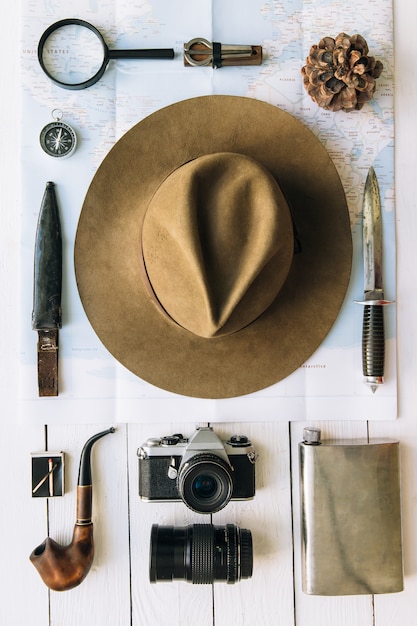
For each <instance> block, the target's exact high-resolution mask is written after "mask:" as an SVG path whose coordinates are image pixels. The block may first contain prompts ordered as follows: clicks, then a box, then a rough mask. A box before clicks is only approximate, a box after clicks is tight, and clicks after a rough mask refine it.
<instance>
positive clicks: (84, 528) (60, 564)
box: [29, 428, 115, 591]
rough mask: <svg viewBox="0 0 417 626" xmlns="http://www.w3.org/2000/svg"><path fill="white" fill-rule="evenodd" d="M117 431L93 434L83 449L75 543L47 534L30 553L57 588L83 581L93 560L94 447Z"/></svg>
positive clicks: (40, 571) (47, 579) (78, 485)
mask: <svg viewBox="0 0 417 626" xmlns="http://www.w3.org/2000/svg"><path fill="white" fill-rule="evenodd" d="M114 431H115V428H110V429H109V430H105V431H103V432H101V433H97V434H96V435H93V436H92V437H91V438H90V439H89V440H88V441H87V442H86V443H85V445H84V448H83V449H82V452H81V457H80V468H79V473H78V483H77V518H76V522H75V526H74V532H73V536H72V541H71V543H70V544H69V545H67V546H62V545H60V544H59V543H57V542H56V541H54V540H53V539H51V538H50V537H47V538H46V539H45V541H44V542H43V543H41V544H40V545H39V546H38V547H37V548H35V549H34V550H33V552H32V554H31V555H30V557H29V558H30V560H31V561H32V563H33V565H34V566H35V567H36V569H37V570H38V572H39V574H40V576H41V578H42V580H43V582H44V583H45V584H46V585H47V587H49V588H50V589H54V590H55V591H66V590H67V589H72V588H73V587H76V586H77V585H79V584H80V583H81V582H82V581H83V580H84V578H85V577H86V576H87V574H88V572H89V571H90V567H91V565H92V563H93V558H94V540H93V522H92V521H91V518H92V493H93V485H92V479H91V449H92V447H93V445H94V443H95V442H96V441H97V440H98V439H100V438H101V437H104V435H108V434H109V433H114Z"/></svg>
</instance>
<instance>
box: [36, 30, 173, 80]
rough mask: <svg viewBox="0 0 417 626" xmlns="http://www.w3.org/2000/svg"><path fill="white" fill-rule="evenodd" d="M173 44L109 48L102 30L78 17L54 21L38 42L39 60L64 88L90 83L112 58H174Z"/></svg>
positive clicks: (99, 74) (98, 78)
mask: <svg viewBox="0 0 417 626" xmlns="http://www.w3.org/2000/svg"><path fill="white" fill-rule="evenodd" d="M173 58H174V50H173V48H159V49H147V50H109V48H108V46H107V44H106V42H105V41H104V39H103V36H102V35H101V33H100V32H99V31H98V30H97V28H95V27H94V26H93V25H92V24H89V23H88V22H85V21H84V20H79V19H75V18H74V19H73V18H70V19H65V20H60V21H59V22H55V24H52V25H51V26H49V28H47V29H46V31H45V32H44V33H43V35H42V37H41V38H40V40H39V44H38V60H39V63H40V66H41V68H42V69H43V71H44V72H45V74H46V75H47V76H48V78H50V79H51V80H52V81H53V82H54V83H55V84H56V85H59V86H60V87H63V88H64V89H85V88H86V87H91V85H94V84H95V83H96V82H97V81H98V80H100V78H101V77H102V76H103V74H104V72H105V71H106V68H107V65H108V64H109V61H110V60H112V59H173Z"/></svg>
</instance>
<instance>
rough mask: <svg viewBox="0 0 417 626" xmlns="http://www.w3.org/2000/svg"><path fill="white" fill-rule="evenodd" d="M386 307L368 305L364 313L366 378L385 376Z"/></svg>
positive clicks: (363, 340) (364, 372)
mask: <svg viewBox="0 0 417 626" xmlns="http://www.w3.org/2000/svg"><path fill="white" fill-rule="evenodd" d="M384 362H385V332H384V307H383V306H382V305H377V304H376V305H375V304H373V305H372V304H366V305H365V307H364V311H363V331H362V367H363V374H364V376H374V377H382V376H384Z"/></svg>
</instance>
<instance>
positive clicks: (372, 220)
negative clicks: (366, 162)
mask: <svg viewBox="0 0 417 626" xmlns="http://www.w3.org/2000/svg"><path fill="white" fill-rule="evenodd" d="M362 208H363V224H362V235H363V264H364V266H363V267H364V300H363V301H360V302H359V304H363V305H364V310H363V325H362V371H363V375H364V382H365V383H366V384H367V385H369V387H370V389H371V390H372V392H373V393H375V391H376V390H377V388H378V386H379V385H382V384H383V383H384V368H385V329H384V312H383V307H384V305H386V304H391V302H390V301H388V300H385V296H384V288H383V276H382V212H381V198H380V193H379V185H378V179H377V176H376V174H375V170H374V168H373V167H372V166H371V167H370V168H369V172H368V175H367V177H366V182H365V189H364V193H363V203H362Z"/></svg>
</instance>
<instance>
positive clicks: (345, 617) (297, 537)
mask: <svg viewBox="0 0 417 626" xmlns="http://www.w3.org/2000/svg"><path fill="white" fill-rule="evenodd" d="M305 426H317V427H318V428H320V429H321V433H322V439H323V440H324V439H348V440H352V439H358V438H364V439H366V437H367V427H366V422H319V423H314V424H312V423H309V424H303V423H293V424H291V440H292V459H293V462H292V483H293V517H294V583H295V620H296V624H297V626H312V625H316V624H317V626H335V624H337V626H375V625H374V622H373V602H372V596H368V595H364V596H337V597H336V596H335V597H322V596H310V595H307V594H305V593H304V592H303V591H302V588H301V580H302V578H301V577H302V572H301V532H300V493H299V471H298V444H299V442H301V441H302V438H303V428H304V427H305ZM325 549H326V546H323V550H325Z"/></svg>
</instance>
